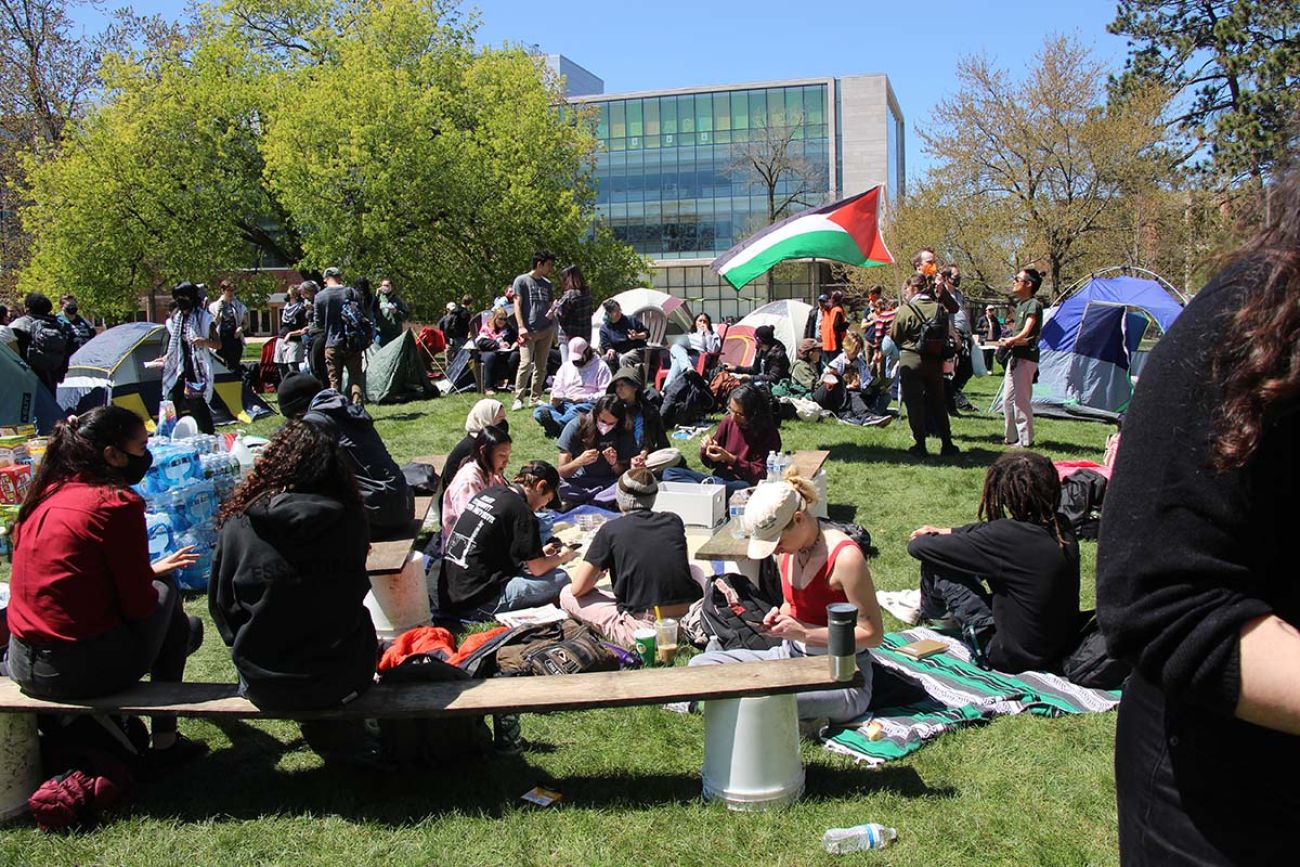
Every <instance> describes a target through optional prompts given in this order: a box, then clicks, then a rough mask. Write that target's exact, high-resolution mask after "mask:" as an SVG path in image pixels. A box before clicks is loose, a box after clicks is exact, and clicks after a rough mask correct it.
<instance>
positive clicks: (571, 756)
mask: <svg viewBox="0 0 1300 867" xmlns="http://www.w3.org/2000/svg"><path fill="white" fill-rule="evenodd" d="M996 382H997V380H995V379H994V378H992V377H988V378H985V379H981V380H980V381H978V382H976V383H973V384H972V386H971V387H970V388H969V389H968V392H969V393H970V394H971V396H972V398H973V399H975V400H976V401H977V402H978V403H980V404H982V405H986V404H987V403H988V400H989V399H990V397H991V396H992V393H993V391H994V389H995V386H996ZM473 399H474V396H462V397H453V398H447V399H443V400H439V401H431V402H428V403H420V404H407V405H404V406H395V407H377V408H375V409H374V414H375V416H376V418H377V420H378V421H377V423H378V426H379V429H380V431H381V432H382V434H383V435H384V437H385V438H386V439H387V441H388V443H389V447H390V449H391V450H392V451H393V453H394V455H395V456H397V457H398V459H399V460H404V459H406V458H409V457H413V456H416V455H422V454H430V453H445V452H446V451H447V450H448V449H450V448H451V446H452V445H454V444H455V443H456V441H457V440H459V439H460V437H461V435H462V434H461V424H462V422H463V419H464V416H465V412H466V410H467V409H468V408H469V406H470V404H471V403H472V402H473ZM507 400H508V399H507ZM511 421H512V424H513V426H514V428H513V430H512V434H513V435H514V437H515V447H514V456H513V460H512V461H511V465H512V466H517V465H519V464H520V463H522V461H523V460H524V459H526V458H529V457H540V456H549V455H554V446H553V444H552V443H551V442H549V441H547V440H545V439H544V438H543V437H542V435H541V432H540V429H539V428H538V427H537V426H536V425H535V424H533V423H532V421H531V420H529V419H528V418H527V416H526V415H525V414H524V413H515V414H512V415H511ZM278 423H279V419H278V418H277V419H274V420H268V421H263V422H260V423H258V424H256V425H254V426H253V428H252V430H253V431H254V432H256V433H259V434H269V433H270V432H271V431H273V430H274V429H275V427H276V426H277V425H278ZM1001 425H1002V421H1001V418H1000V417H997V418H994V417H992V416H983V417H978V418H963V419H960V420H956V421H955V422H954V428H955V433H956V440H957V442H958V444H959V445H960V446H961V447H962V449H963V450H964V452H963V454H962V456H961V457H960V458H959V459H957V460H954V461H948V462H941V461H940V460H938V459H937V458H933V457H932V458H930V459H929V460H927V461H918V460H915V459H912V458H911V457H909V456H908V455H907V454H906V453H905V452H904V449H905V448H906V446H907V445H909V437H908V435H907V432H906V426H905V425H903V424H894V425H893V426H891V427H889V428H887V429H884V430H875V429H859V428H854V427H850V426H847V425H839V424H833V423H832V424H828V423H825V422H823V423H821V424H811V423H805V422H787V423H786V425H785V426H784V429H783V431H782V437H783V439H784V441H785V444H786V447H787V448H791V449H799V448H827V449H830V450H831V459H830V461H829V463H828V465H827V472H828V474H829V482H830V500H831V503H832V507H831V514H832V516H833V517H836V518H844V519H852V520H854V521H857V522H859V523H861V524H863V525H865V526H866V527H868V528H869V529H870V530H871V532H872V535H873V537H874V539H875V542H876V544H877V545H878V546H879V547H880V549H881V555H880V557H879V559H878V560H876V561H874V562H873V564H872V572H873V574H874V577H875V581H876V586H877V587H878V588H880V589H891V590H892V589H902V588H906V587H912V586H915V584H916V580H917V570H916V565H915V563H914V561H912V560H911V558H909V557H908V556H907V552H906V549H905V546H906V541H907V535H908V533H909V532H910V531H911V530H912V529H913V528H915V527H917V526H920V525H921V524H923V523H932V524H938V525H944V524H960V523H965V522H968V521H972V520H974V519H975V511H976V506H977V504H978V501H979V492H980V485H981V482H982V480H983V475H984V469H985V467H987V465H988V464H989V463H990V462H991V461H992V460H993V459H994V458H995V457H996V456H997V455H998V454H1000V453H1001V451H1002V446H1001V445H1000V442H1001V438H1002V436H1001V430H1002V427H1001ZM1108 431H1109V428H1107V427H1104V426H1101V425H1097V424H1090V423H1085V422H1063V421H1050V420H1040V421H1039V422H1038V431H1037V437H1038V441H1039V445H1040V446H1041V448H1042V450H1043V451H1044V452H1046V453H1047V454H1049V455H1051V456H1052V457H1053V458H1057V459H1061V458H1075V459H1092V460H1100V458H1101V454H1102V450H1103V444H1104V439H1105V436H1106V434H1107V433H1108ZM692 458H693V456H692ZM693 463H694V461H693ZM1083 552H1084V553H1083V570H1084V574H1083V586H1084V599H1083V603H1084V605H1085V606H1091V604H1092V598H1093V575H1094V563H1095V558H1096V546H1095V543H1091V542H1085V543H1083ZM6 571H7V570H6ZM4 577H7V575H5V576H4ZM188 609H189V611H190V612H191V613H193V614H197V615H199V616H201V617H203V618H204V619H205V620H207V619H208V618H207V611H206V604H205V600H204V599H202V598H196V599H193V600H191V601H190V602H189V603H188ZM886 626H887V628H890V629H897V628H899V626H900V625H899V624H898V623H897V622H896V621H893V620H892V618H890V617H889V616H888V615H886ZM208 627H209V630H208V637H207V641H206V643H205V644H204V646H203V647H202V648H201V649H200V650H199V652H198V653H197V654H196V655H195V657H193V658H192V659H191V661H190V666H189V669H188V672H187V675H188V676H189V677H191V678H193V679H196V680H221V681H232V680H233V679H234V676H235V675H234V670H233V668H232V666H231V664H230V661H229V657H228V655H227V651H226V649H225V647H223V646H222V644H221V641H220V639H219V638H218V637H217V635H216V632H215V630H214V629H212V627H211V622H210V621H208ZM523 727H524V735H525V737H526V738H527V739H528V740H529V741H530V742H531V743H532V745H533V747H532V749H531V751H529V752H527V753H525V754H524V755H522V756H520V757H518V758H511V759H492V760H487V761H484V762H482V763H477V764H472V765H469V766H466V767H461V768H445V769H435V770H426V771H414V770H412V771H410V772H409V773H404V774H401V775H399V776H396V777H391V778H375V777H373V776H367V775H365V774H362V773H353V772H343V771H335V770H332V769H326V768H324V767H323V766H322V764H321V762H320V761H319V760H318V759H317V758H316V757H315V755H314V754H312V753H311V752H310V751H309V750H308V749H306V747H305V746H304V745H303V743H302V741H301V739H300V738H299V736H298V732H297V729H296V727H295V726H294V725H292V724H289V723H281V722H267V723H225V722H223V723H220V724H217V723H212V722H207V721H201V720H186V721H183V722H182V729H183V730H184V731H185V732H186V733H187V734H190V735H192V736H195V737H201V738H204V739H206V740H207V741H208V743H209V744H211V746H212V750H213V752H212V755H211V756H210V757H208V758H207V759H205V760H202V761H200V762H198V763H197V764H195V765H194V766H193V767H192V768H190V769H187V771H186V772H185V773H184V774H183V775H180V776H175V777H173V778H170V779H168V780H166V781H163V782H160V783H156V784H154V785H152V786H150V787H149V789H148V790H147V791H144V792H142V793H141V795H140V797H139V798H138V799H137V801H136V803H135V804H134V806H133V808H132V809H131V811H130V813H129V814H128V815H127V816H125V817H123V818H121V819H120V820H118V821H116V822H114V823H112V824H110V825H108V826H106V827H104V828H101V829H100V830H97V831H95V832H92V833H86V834H79V835H72V836H57V837H51V836H45V835H43V834H41V833H40V832H38V831H37V830H36V829H35V828H34V826H32V825H31V824H30V823H29V822H19V823H18V824H16V825H14V826H11V827H10V828H9V829H7V830H3V831H0V863H6V864H40V865H52V864H88V863H94V864H119V863H147V864H209V863H220V864H318V863H331V864H332V863H339V864H357V863H379V862H382V863H386V864H652V863H653V864H700V865H717V864H747V865H759V864H762V865H769V864H795V865H803V864H819V863H831V862H832V861H835V860H836V859H834V858H832V856H829V855H827V854H825V853H824V852H823V851H822V848H821V843H820V837H821V833H822V831H824V830H825V829H826V828H829V827H832V826H843V825H851V824H857V823H861V822H868V821H876V822H883V823H885V824H887V825H892V826H894V827H897V828H898V832H899V841H898V843H897V845H896V846H895V847H893V848H891V849H889V850H887V851H885V852H882V853H873V854H870V855H866V856H859V859H860V860H861V861H862V862H868V861H869V862H870V863H877V864H899V865H904V864H909V865H961V864H970V865H987V864H1016V865H1023V864H1109V863H1113V862H1114V861H1115V860H1116V858H1117V850H1116V844H1115V807H1114V774H1113V772H1112V767H1111V744H1112V740H1113V737H1114V715H1113V714H1107V715H1091V716H1085V717H1076V718H1067V719H1058V720H1047V719H1041V718H1030V717H1024V718H1008V719H1001V720H998V721H996V722H994V723H993V724H991V725H989V726H986V727H983V728H979V729H972V730H968V731H964V732H959V733H956V734H951V735H948V736H945V737H943V738H941V739H940V740H939V741H937V742H935V743H934V744H932V745H930V746H928V747H926V748H924V749H922V750H921V751H920V752H918V753H917V754H915V755H914V756H913V757H911V758H909V759H908V760H906V761H903V762H899V763H897V764H894V765H890V766H886V767H885V768H884V769H881V770H874V771H873V770H866V769H862V768H860V767H857V766H855V765H854V764H852V763H851V762H850V761H849V760H848V759H846V758H843V757H840V756H835V755H832V754H830V753H827V752H825V751H823V750H822V749H821V748H820V747H817V746H814V745H812V744H805V747H804V759H805V762H806V764H807V790H806V793H805V795H804V798H803V799H802V801H800V802H799V803H798V804H796V805H795V806H793V807H791V808H789V809H786V810H784V811H779V812H772V813H759V814H736V813H729V812H728V811H727V810H725V809H723V808H721V807H719V806H716V805H711V804H705V803H703V802H702V801H701V799H700V797H699V793H700V780H699V769H700V764H701V760H702V754H703V723H702V720H701V718H700V717H698V716H681V715H678V714H673V713H668V712H666V711H663V710H660V709H658V708H631V709H620V710H602V711H589V712H583V713H566V714H554V715H549V716H526V717H524V719H523ZM537 784H545V785H547V786H549V787H552V788H556V789H559V790H560V791H561V792H563V793H564V795H565V798H566V803H565V804H563V805H562V806H559V807H553V808H550V809H546V810H541V809H536V808H530V807H528V806H526V805H524V804H522V803H521V802H520V801H519V796H520V795H522V794H523V793H524V792H525V791H527V790H528V789H529V788H531V787H532V786H534V785H537ZM859 859H855V858H853V857H850V858H848V859H845V862H848V861H854V862H856V861H857V860H859ZM841 863H844V862H841Z"/></svg>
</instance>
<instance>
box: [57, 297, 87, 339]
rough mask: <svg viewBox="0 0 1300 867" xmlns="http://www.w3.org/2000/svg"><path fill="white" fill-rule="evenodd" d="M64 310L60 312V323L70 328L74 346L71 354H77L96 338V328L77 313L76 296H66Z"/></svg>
mask: <svg viewBox="0 0 1300 867" xmlns="http://www.w3.org/2000/svg"><path fill="white" fill-rule="evenodd" d="M61 301H62V304H63V310H61V311H60V312H59V321H60V322H62V323H63V324H64V325H66V326H68V330H69V331H71V332H72V346H71V347H70V350H69V353H72V352H76V351H77V350H78V349H80V348H81V347H83V346H85V345H86V344H87V343H89V342H90V341H91V340H92V339H93V338H94V337H95V326H94V325H92V324H91V323H90V322H88V321H87V320H86V319H85V317H83V316H82V315H81V314H80V313H78V312H77V298H76V296H75V295H64V296H63V298H62V299H61Z"/></svg>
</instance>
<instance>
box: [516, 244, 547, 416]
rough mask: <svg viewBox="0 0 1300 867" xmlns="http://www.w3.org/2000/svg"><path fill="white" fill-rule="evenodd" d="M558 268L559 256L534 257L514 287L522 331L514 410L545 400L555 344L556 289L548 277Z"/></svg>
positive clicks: (540, 253) (541, 252)
mask: <svg viewBox="0 0 1300 867" xmlns="http://www.w3.org/2000/svg"><path fill="white" fill-rule="evenodd" d="M554 268H555V256H554V254H552V253H551V252H549V251H547V250H538V251H537V252H536V253H534V254H533V267H532V270H531V271H529V272H527V273H526V274H520V275H519V276H518V277H516V278H515V282H514V283H513V285H512V286H511V289H512V290H514V294H515V302H514V303H515V323H516V324H517V325H518V328H519V375H518V376H517V377H516V378H515V402H514V403H513V404H511V406H510V408H511V409H512V410H520V409H523V408H524V407H525V406H526V405H529V404H534V405H535V404H537V403H540V402H541V400H542V388H543V386H545V384H546V365H547V359H548V358H549V357H550V354H551V344H553V343H554V342H555V331H556V329H555V311H554V310H553V309H552V308H553V302H554V296H555V290H554V288H553V287H552V286H551V281H550V280H549V279H547V278H549V277H550V276H551V272H552V271H553V270H554Z"/></svg>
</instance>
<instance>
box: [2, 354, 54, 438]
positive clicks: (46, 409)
mask: <svg viewBox="0 0 1300 867" xmlns="http://www.w3.org/2000/svg"><path fill="white" fill-rule="evenodd" d="M60 415H61V413H60V412H59V405H58V404H57V403H55V401H54V396H53V395H52V394H50V390H49V389H48V388H46V387H45V385H44V383H42V382H41V381H40V380H39V379H38V378H37V377H36V374H35V373H33V372H32V369H31V368H30V367H28V366H27V362H25V361H23V360H22V357H21V356H19V355H18V353H17V352H14V351H13V350H12V349H10V348H9V347H8V346H6V345H4V344H0V425H3V426H5V427H9V426H11V425H23V424H32V425H36V430H37V431H39V432H40V433H48V432H49V431H50V430H52V429H53V428H54V423H55V422H57V421H58V420H59V416H60Z"/></svg>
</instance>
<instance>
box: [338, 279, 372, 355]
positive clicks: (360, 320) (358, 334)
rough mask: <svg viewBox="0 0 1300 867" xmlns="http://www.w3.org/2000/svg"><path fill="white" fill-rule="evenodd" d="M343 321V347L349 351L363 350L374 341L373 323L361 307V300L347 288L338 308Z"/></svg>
mask: <svg viewBox="0 0 1300 867" xmlns="http://www.w3.org/2000/svg"><path fill="white" fill-rule="evenodd" d="M339 318H340V320H342V322H343V347H344V348H345V349H347V350H348V351H349V352H364V351H365V350H366V349H367V348H368V347H369V346H370V344H372V343H374V342H375V323H373V322H371V321H370V319H369V318H368V317H367V316H366V314H365V312H364V311H362V309H361V300H360V299H359V298H357V295H356V292H355V291H353V290H351V289H349V290H348V294H347V295H346V296H345V297H344V298H343V304H342V306H341V307H340V308H339Z"/></svg>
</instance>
